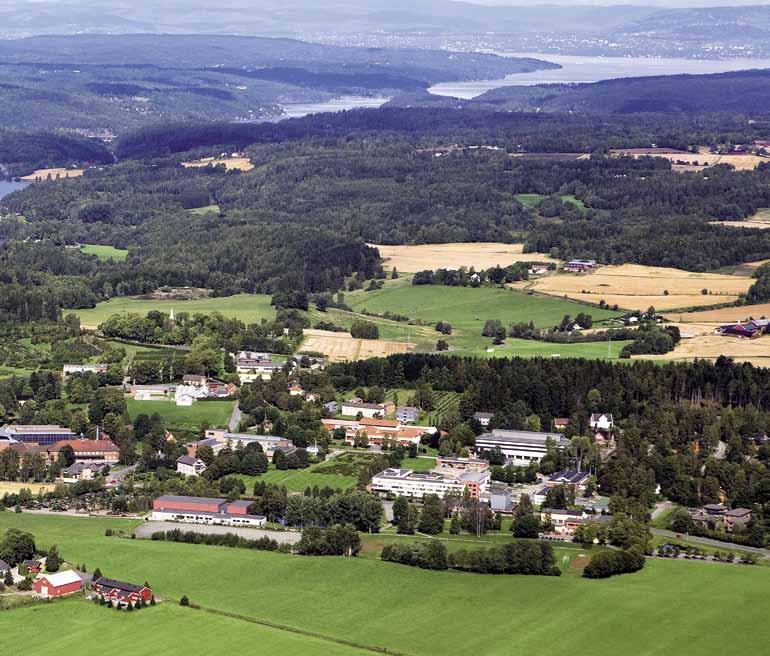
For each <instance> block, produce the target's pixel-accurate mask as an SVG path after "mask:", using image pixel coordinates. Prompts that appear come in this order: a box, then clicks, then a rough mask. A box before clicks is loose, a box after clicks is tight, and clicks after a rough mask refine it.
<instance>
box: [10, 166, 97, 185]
mask: <svg viewBox="0 0 770 656" xmlns="http://www.w3.org/2000/svg"><path fill="white" fill-rule="evenodd" d="M83 173H84V170H83V169H38V170H37V171H33V172H32V173H30V174H29V175H25V176H24V177H23V178H20V180H24V181H25V182H43V181H44V180H61V179H63V178H79V177H81V176H82V175H83Z"/></svg>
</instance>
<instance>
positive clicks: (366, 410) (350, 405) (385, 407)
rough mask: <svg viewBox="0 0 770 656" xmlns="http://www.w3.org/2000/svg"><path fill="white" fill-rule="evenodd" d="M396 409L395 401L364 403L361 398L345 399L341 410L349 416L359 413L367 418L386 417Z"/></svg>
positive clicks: (355, 415)
mask: <svg viewBox="0 0 770 656" xmlns="http://www.w3.org/2000/svg"><path fill="white" fill-rule="evenodd" d="M393 409H394V406H393V403H390V402H388V403H363V402H362V401H361V400H351V401H343V402H342V409H341V412H342V414H343V415H346V416H348V417H357V416H358V415H359V414H360V415H361V416H362V417H365V418H366V419H375V418H378V417H386V416H387V415H388V413H390V412H392V411H393Z"/></svg>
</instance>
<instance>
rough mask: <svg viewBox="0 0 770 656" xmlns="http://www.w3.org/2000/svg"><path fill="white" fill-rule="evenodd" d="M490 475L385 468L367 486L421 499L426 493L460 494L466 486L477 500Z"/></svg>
mask: <svg viewBox="0 0 770 656" xmlns="http://www.w3.org/2000/svg"><path fill="white" fill-rule="evenodd" d="M489 481H490V474H489V471H484V472H471V471H468V472H463V473H462V474H460V475H459V476H457V477H450V476H445V475H444V474H441V473H438V472H415V471H413V470H411V469H395V468H392V469H386V470H385V471H382V472H380V473H379V474H377V475H376V476H374V477H373V478H372V482H371V483H370V485H369V489H370V490H371V491H372V492H378V493H381V494H394V495H400V496H404V497H411V498H413V499H422V498H423V497H424V496H425V495H426V494H435V495H437V496H438V497H440V498H442V499H443V498H444V497H445V496H447V495H451V494H454V495H457V496H462V494H463V492H465V490H466V488H467V489H468V492H469V493H470V496H471V497H472V498H475V499H478V497H479V495H480V494H481V493H482V492H486V491H487V489H488V488H489Z"/></svg>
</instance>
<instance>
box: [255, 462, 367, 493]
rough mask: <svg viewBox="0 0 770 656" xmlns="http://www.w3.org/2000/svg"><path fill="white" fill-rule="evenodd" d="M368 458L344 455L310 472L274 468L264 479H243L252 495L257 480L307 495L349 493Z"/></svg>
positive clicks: (308, 470) (268, 471)
mask: <svg viewBox="0 0 770 656" xmlns="http://www.w3.org/2000/svg"><path fill="white" fill-rule="evenodd" d="M364 460H366V457H365V456H363V457H362V456H358V454H354V453H350V454H348V453H344V454H342V455H339V456H337V457H336V458H334V459H333V460H330V461H327V462H322V463H319V464H317V465H311V466H310V467H308V468H307V469H286V470H281V469H276V468H275V466H274V465H272V464H271V465H270V467H269V469H268V470H267V472H265V473H264V474H261V475H260V476H241V478H242V479H243V481H244V482H245V483H246V491H247V493H249V494H250V493H251V490H252V489H253V488H254V483H255V482H256V481H263V482H265V483H274V484H276V485H283V486H284V487H285V488H286V489H287V490H288V491H289V492H304V491H305V490H306V489H307V488H309V487H313V486H316V485H317V486H318V487H331V488H334V489H338V490H348V489H350V488H353V487H355V486H356V484H357V483H358V471H359V467H360V463H361V462H363V461H364Z"/></svg>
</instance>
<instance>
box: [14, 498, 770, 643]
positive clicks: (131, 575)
mask: <svg viewBox="0 0 770 656" xmlns="http://www.w3.org/2000/svg"><path fill="white" fill-rule="evenodd" d="M135 524H136V522H131V521H129V520H125V519H101V518H98V519H97V518H68V517H53V516H35V515H29V514H21V515H17V514H15V513H0V529H2V528H6V527H17V528H21V529H25V530H29V531H31V532H32V533H34V534H35V536H36V538H37V541H38V542H39V543H40V544H41V545H43V546H50V545H51V544H57V545H58V546H59V549H60V551H61V553H62V555H63V556H64V557H65V558H67V559H69V560H74V561H76V562H81V561H85V562H86V564H87V565H88V567H89V569H90V570H92V569H93V568H94V567H96V566H98V567H99V568H100V569H101V570H102V572H103V573H104V574H105V575H106V576H113V577H117V578H121V579H124V580H129V581H138V582H142V581H144V580H147V581H149V582H150V584H151V585H152V586H153V588H154V589H155V591H156V592H157V594H158V596H160V597H165V598H169V599H174V598H179V597H180V596H181V595H183V594H186V595H188V596H189V597H190V600H191V601H192V602H193V603H198V604H201V605H203V606H206V607H209V608H216V609H219V610H222V611H227V612H232V613H238V614H240V615H242V616H246V617H249V618H254V619H258V620H266V621H271V622H275V623H278V624H282V625H286V626H291V627H298V628H301V629H305V630H309V631H315V632H318V633H322V634H325V635H329V636H334V637H336V638H344V639H348V640H354V641H357V642H361V643H366V644H369V645H379V646H382V647H388V648H390V649H392V650H398V651H402V652H404V653H407V654H410V655H412V656H445V655H446V654H479V655H484V656H525V655H529V654H549V655H551V656H573V655H574V654H575V653H590V654H592V656H617V655H618V654H622V655H623V656H649V655H652V654H655V655H660V656H663V655H666V654H678V655H680V656H724V654H743V653H747V654H749V653H750V654H755V653H757V654H758V653H764V651H765V649H766V645H767V644H768V643H770V623H768V622H767V614H768V611H770V600H769V599H768V595H767V590H768V588H769V587H770V569H768V568H764V567H755V568H750V567H741V566H734V565H733V566H728V565H724V566H722V565H715V564H711V563H697V562H673V561H657V560H654V561H650V562H648V564H647V566H646V568H645V569H644V570H643V571H642V572H639V573H637V574H633V575H626V576H621V577H617V578H613V579H608V580H604V581H590V580H587V579H583V578H581V577H579V576H577V575H575V574H571V575H566V576H562V577H559V578H550V577H526V576H484V575H476V574H461V573H457V572H430V571H426V570H420V569H417V568H408V567H404V566H400V565H395V564H390V563H382V562H377V561H372V560H368V559H366V558H357V559H345V558H330V557H326V558H323V557H317V558H310V557H293V556H287V555H282V554H274V553H267V552H253V551H249V550H242V549H228V548H224V547H207V546H201V545H188V544H178V543H167V542H154V541H150V540H128V539H122V538H117V537H112V538H108V537H105V536H104V531H105V529H106V528H107V527H111V528H113V529H114V528H130V527H131V526H132V525H135ZM56 606H57V604H54V605H52V606H51V608H56ZM44 608H46V609H47V608H48V607H44ZM159 608H160V609H162V605H161V606H160V607H159ZM94 610H97V611H98V612H101V611H102V610H106V609H97V608H96V607H94ZM155 610H157V609H146V610H145V611H139V613H136V614H135V615H136V618H138V619H135V618H134V614H132V616H131V617H129V616H128V615H127V614H126V615H120V616H119V619H118V620H116V622H117V621H132V622H133V621H136V622H142V621H145V622H148V623H149V625H148V626H149V627H156V628H157V630H156V631H144V632H143V631H133V630H132V631H131V633H130V639H131V640H132V644H135V645H138V646H139V648H137V649H136V652H137V653H147V652H146V650H143V649H141V644H142V642H141V641H143V640H146V639H148V638H146V637H145V636H149V639H151V640H153V641H154V642H153V644H154V645H157V646H158V647H160V648H161V649H160V650H157V649H154V650H153V651H159V653H162V651H163V650H162V648H163V647H164V646H166V645H169V644H170V643H172V642H174V644H180V645H187V644H189V643H187V642H186V641H187V640H188V637H187V636H182V635H178V633H184V632H178V631H177V630H175V628H174V627H175V622H176V620H175V619H169V620H168V622H159V623H158V624H155V618H153V617H152V615H151V614H152V613H153V612H154V611H155ZM17 612H19V613H23V615H18V616H16V617H19V618H26V617H30V615H27V614H26V613H31V612H33V611H28V610H20V611H9V614H8V615H4V616H3V618H2V620H0V621H3V622H6V625H5V627H3V628H5V630H2V631H0V635H3V639H2V640H3V642H2V644H3V646H6V645H8V644H9V642H8V638H7V636H8V633H9V630H8V629H9V628H10V632H11V633H12V634H13V636H14V637H13V639H14V640H15V641H18V640H19V637H18V634H17V632H18V631H21V632H23V635H24V639H26V640H32V641H34V642H31V643H30V644H38V645H39V644H40V640H41V639H40V638H38V637H36V636H30V634H34V633H35V631H34V630H31V627H32V626H33V625H32V624H30V623H27V622H24V621H21V620H20V621H18V622H17V621H15V620H14V617H15V615H14V613H17ZM37 612H40V613H42V612H43V611H37ZM54 612H57V611H54ZM82 612H83V613H84V614H85V615H87V617H86V618H85V619H84V620H81V619H80V618H78V619H75V615H76V614H75V613H66V614H58V612H57V615H56V616H53V617H54V619H53V620H52V621H51V622H45V621H43V620H42V619H41V621H39V622H38V623H37V624H36V626H37V627H41V628H43V627H44V629H45V630H43V631H39V633H40V634H42V635H46V636H48V637H49V640H48V641H49V642H50V644H51V645H55V646H56V648H57V653H62V648H63V646H64V645H67V644H70V643H69V642H66V641H65V642H63V641H64V640H65V637H64V635H65V634H66V633H67V632H68V631H69V630H71V629H72V628H73V627H74V628H77V627H82V626H84V625H85V626H89V625H90V627H91V629H90V631H91V633H90V634H88V635H89V636H90V638H91V639H90V640H83V639H81V641H80V642H79V650H80V651H83V650H87V649H93V648H95V647H92V645H98V649H99V650H100V651H103V649H104V644H103V641H99V640H94V637H96V636H104V635H105V632H104V630H103V627H102V625H101V624H100V623H96V622H94V616H93V615H92V611H91V610H86V609H83V611H82ZM167 612H171V611H167ZM179 612H181V609H180V610H179ZM190 612H192V611H190ZM79 613H80V610H78V613H77V614H78V615H79ZM142 613H146V619H144V620H142ZM42 617H43V616H41V618H42ZM490 618H497V619H496V621H490ZM196 619H197V624H196V626H195V630H194V632H193V633H194V637H195V639H196V640H198V644H200V645H202V646H204V647H205V646H206V645H208V644H209V640H208V638H207V637H206V636H207V630H208V627H209V626H212V627H213V628H212V632H214V633H213V634H214V635H217V636H219V637H218V638H217V640H216V643H215V644H216V646H215V648H214V650H213V653H222V652H225V651H229V650H231V649H238V648H239V646H241V645H243V642H241V640H242V637H241V636H240V635H238V634H239V633H240V630H241V629H242V631H243V632H244V634H245V633H246V632H247V630H248V629H247V627H246V624H248V623H246V622H244V624H243V625H238V627H237V628H238V629H239V630H234V631H223V632H221V633H220V632H218V629H217V628H216V623H215V622H213V617H212V616H209V615H204V614H201V615H199V616H196ZM104 621H107V622H109V624H108V625H107V627H106V628H107V629H108V632H107V634H106V635H109V636H110V640H112V639H113V634H112V633H111V632H110V631H109V629H111V628H112V627H111V623H112V618H111V617H110V619H109V620H106V619H105V620H104ZM180 621H184V620H180ZM81 622H82V623H81ZM134 626H136V625H134ZM176 626H181V625H176ZM726 626H729V629H730V630H729V631H726V630H725V627H726ZM470 627H483V630H482V629H480V630H471V629H470ZM81 631H84V629H78V630H77V631H74V632H73V633H74V635H75V636H79V635H80V636H82V635H85V634H83V633H82V632H81ZM115 631H117V632H118V633H117V634H115V635H117V636H122V635H123V633H122V632H121V630H120V628H119V627H116V628H115ZM52 635H55V636H56V640H50V636H52ZM127 635H128V634H127ZM66 640H69V638H66ZM117 642H120V640H118V641H117ZM12 644H18V642H15V643H12ZM25 644H26V643H25ZM268 646H270V647H272V649H271V650H270V651H269V652H266V653H271V654H276V655H278V656H284V655H286V656H288V655H292V656H293V655H294V654H297V655H300V654H302V655H304V654H312V653H313V652H311V651H309V648H306V647H305V646H304V645H300V646H298V647H297V648H296V649H295V648H292V647H291V646H288V645H279V644H275V645H269V644H268ZM171 648H172V649H173V648H174V647H173V646H172V647H171ZM38 649H51V648H50V647H46V646H41V647H38ZM258 650H259V651H258ZM4 651H5V650H4ZM201 651H202V650H201V649H200V648H196V647H193V648H191V650H190V651H189V652H187V653H191V654H192V653H200V652H201ZM247 651H248V652H250V653H262V651H261V650H260V643H259V642H258V641H257V642H254V643H253V644H252V645H251V646H250V647H248V648H247ZM8 653H11V654H16V653H19V654H24V655H25V656H27V654H34V653H35V652H33V651H32V650H31V649H30V650H27V649H22V650H21V651H19V650H18V649H10V650H8ZM42 653H51V652H50V651H48V652H45V651H44V652H42ZM83 653H89V652H87V651H83ZM325 653H329V654H338V653H340V654H344V653H345V652H344V651H342V650H340V649H338V648H337V647H336V646H332V647H331V648H327V650H326V652H325Z"/></svg>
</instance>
